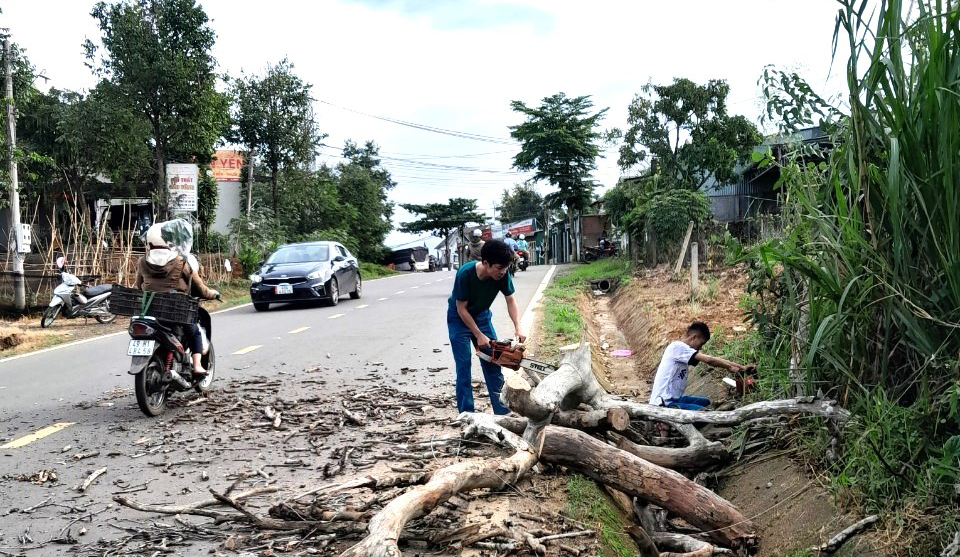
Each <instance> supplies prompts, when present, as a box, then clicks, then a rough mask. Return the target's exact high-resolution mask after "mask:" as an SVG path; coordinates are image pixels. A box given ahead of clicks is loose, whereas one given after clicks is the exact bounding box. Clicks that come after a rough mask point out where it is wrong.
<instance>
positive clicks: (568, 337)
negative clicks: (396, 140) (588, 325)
mask: <svg viewBox="0 0 960 557" xmlns="http://www.w3.org/2000/svg"><path fill="white" fill-rule="evenodd" d="M604 278H614V279H619V280H620V285H621V286H623V285H625V284H626V283H628V282H629V281H630V278H631V270H630V262H629V261H626V260H623V259H603V260H600V261H595V262H593V263H590V264H588V265H581V266H577V267H574V268H573V269H572V270H570V271H569V272H568V273H565V274H563V275H560V276H558V277H556V278H555V279H554V280H553V282H552V283H551V284H550V286H548V287H547V289H546V290H544V292H543V336H542V340H541V342H540V352H541V353H542V354H543V355H544V357H546V358H551V357H554V356H556V355H557V349H558V348H559V347H561V346H565V345H567V344H572V343H574V342H579V340H580V334H581V332H582V330H583V319H582V318H581V317H580V312H579V311H578V310H577V296H578V295H579V294H580V292H582V291H583V289H584V288H585V286H586V285H587V283H588V282H590V281H591V280H599V279H604Z"/></svg>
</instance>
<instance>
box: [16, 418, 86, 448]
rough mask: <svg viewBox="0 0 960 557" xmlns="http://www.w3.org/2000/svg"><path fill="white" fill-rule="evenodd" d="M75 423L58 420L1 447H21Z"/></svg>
mask: <svg viewBox="0 0 960 557" xmlns="http://www.w3.org/2000/svg"><path fill="white" fill-rule="evenodd" d="M73 424H74V422H57V423H55V424H53V425H48V426H47V427H45V428H43V429H41V430H40V431H38V432H36V433H31V434H30V435H24V436H23V437H21V438H19V439H14V440H13V441H10V442H9V443H7V444H6V445H3V446H2V447H0V449H19V448H20V447H22V446H24V445H27V444H29V443H33V442H34V441H36V440H37V439H43V438H44V437H46V436H47V435H53V434H54V433H56V432H58V431H60V430H62V429H66V428H68V427H70V426H72V425H73Z"/></svg>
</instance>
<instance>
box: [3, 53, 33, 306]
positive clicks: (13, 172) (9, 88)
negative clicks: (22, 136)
mask: <svg viewBox="0 0 960 557" xmlns="http://www.w3.org/2000/svg"><path fill="white" fill-rule="evenodd" d="M3 72H4V76H5V82H6V86H5V89H6V95H5V98H6V101H7V158H8V164H9V168H8V173H9V174H10V234H12V240H13V241H12V242H8V243H7V246H8V249H9V247H10V246H11V245H12V247H13V281H14V288H13V304H14V306H15V307H16V308H17V309H18V310H19V311H23V310H25V309H26V305H27V297H26V289H25V288H24V284H23V254H21V253H20V191H19V181H18V179H17V161H16V159H15V158H14V153H15V152H16V149H17V121H16V114H15V110H14V107H13V75H12V73H11V72H12V70H11V69H10V39H9V38H7V37H4V38H3Z"/></svg>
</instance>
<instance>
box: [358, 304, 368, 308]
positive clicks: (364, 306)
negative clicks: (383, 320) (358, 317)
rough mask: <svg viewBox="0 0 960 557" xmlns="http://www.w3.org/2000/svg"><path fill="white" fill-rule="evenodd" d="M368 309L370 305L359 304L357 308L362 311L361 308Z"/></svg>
mask: <svg viewBox="0 0 960 557" xmlns="http://www.w3.org/2000/svg"><path fill="white" fill-rule="evenodd" d="M368 307H370V304H361V305H359V306H357V309H363V308H368Z"/></svg>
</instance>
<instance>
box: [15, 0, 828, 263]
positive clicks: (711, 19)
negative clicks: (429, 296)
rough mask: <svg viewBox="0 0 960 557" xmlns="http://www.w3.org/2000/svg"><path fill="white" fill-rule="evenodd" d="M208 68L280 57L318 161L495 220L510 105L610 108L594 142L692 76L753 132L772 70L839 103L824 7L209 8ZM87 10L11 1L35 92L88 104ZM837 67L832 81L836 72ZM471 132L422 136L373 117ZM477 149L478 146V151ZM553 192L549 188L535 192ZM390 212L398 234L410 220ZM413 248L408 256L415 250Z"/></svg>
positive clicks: (415, 238) (416, 4)
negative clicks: (726, 89)
mask: <svg viewBox="0 0 960 557" xmlns="http://www.w3.org/2000/svg"><path fill="white" fill-rule="evenodd" d="M200 4H201V5H202V6H203V8H204V10H205V11H206V13H207V15H208V17H209V18H210V25H211V27H212V28H213V29H214V31H215V32H216V34H217V42H216V46H215V47H214V51H213V54H214V56H215V57H216V59H217V61H218V63H219V71H220V72H222V73H226V74H228V75H231V76H239V75H240V74H241V73H246V74H262V73H263V71H264V70H265V68H266V67H267V65H268V64H274V63H276V62H278V61H279V60H281V59H283V58H284V57H286V58H288V59H289V60H290V61H291V62H292V63H293V64H294V71H295V72H296V73H297V74H298V75H299V76H300V77H301V78H302V79H304V80H305V81H306V82H308V83H311V84H312V85H313V97H314V98H315V99H316V103H315V115H316V118H317V120H318V123H319V126H320V129H321V130H322V131H323V132H324V133H327V134H329V137H327V138H326V139H325V140H324V144H325V145H326V146H329V147H323V148H321V155H320V157H319V159H318V160H319V161H320V162H326V163H328V164H331V165H332V164H336V163H337V162H338V161H339V158H338V157H339V154H340V148H341V147H342V146H343V142H344V141H345V140H347V139H353V140H355V141H358V142H364V141H367V140H373V141H375V142H376V143H377V144H378V145H379V146H380V149H381V155H383V156H384V161H383V164H384V166H385V167H386V168H387V169H388V170H390V172H391V174H392V175H393V176H394V179H395V180H396V182H397V184H398V185H397V187H396V188H395V189H394V190H393V191H392V192H391V193H390V198H391V200H392V201H393V202H395V203H432V202H441V203H442V202H445V201H446V200H447V199H449V198H450V197H468V198H474V199H477V200H478V206H479V207H480V208H481V210H482V211H484V212H486V213H487V214H488V215H489V216H491V217H492V216H494V207H495V204H496V203H497V202H498V200H499V199H500V196H501V195H502V192H503V191H504V189H507V188H509V187H511V186H512V185H513V184H517V183H520V182H523V181H524V180H525V179H526V178H528V177H529V175H528V174H523V173H518V172H516V171H514V170H513V169H512V167H511V165H512V160H513V156H514V155H515V154H516V152H517V151H518V146H517V145H516V143H514V142H512V141H511V140H510V135H509V126H511V125H516V124H519V123H520V122H521V121H522V118H521V117H520V115H519V114H517V113H515V112H513V111H512V110H511V109H510V102H511V101H513V100H519V101H523V102H524V103H526V104H527V105H536V104H538V103H539V101H540V100H541V99H542V98H544V97H547V96H550V95H553V94H554V93H557V92H564V93H566V94H567V95H568V96H579V95H591V98H592V100H593V102H594V105H595V106H596V108H597V109H600V108H609V111H608V112H607V114H606V117H605V119H604V120H603V121H602V127H603V128H604V129H608V128H614V127H619V128H623V127H625V126H626V115H627V106H628V105H629V103H630V101H631V99H632V98H633V96H634V95H635V94H636V93H637V92H639V91H640V88H641V87H643V85H645V84H647V83H648V82H653V83H669V82H671V81H672V80H673V79H674V78H677V77H686V78H689V79H692V80H693V81H695V82H698V83H703V82H706V81H707V80H709V79H725V80H726V81H727V82H728V83H729V84H730V95H729V97H728V106H729V111H730V112H731V113H733V114H743V115H744V116H746V117H748V118H749V119H751V120H753V121H755V122H756V121H757V120H758V117H759V115H760V113H761V110H762V102H761V95H760V90H759V88H758V86H757V79H758V78H759V77H760V74H761V72H762V70H763V68H764V66H766V65H767V64H773V65H774V66H776V67H778V68H781V69H789V70H792V71H797V72H798V73H799V74H800V75H801V76H803V77H804V78H805V79H807V81H808V82H809V83H810V84H811V85H812V86H813V87H814V88H815V89H817V90H818V91H820V92H822V93H823V94H824V95H825V96H826V95H830V94H835V93H837V92H839V91H840V90H842V87H843V83H842V77H843V76H842V75H840V74H841V73H842V66H841V67H840V68H837V67H834V68H831V39H832V36H833V30H834V21H835V14H836V10H837V8H838V7H839V4H838V3H837V2H836V1H834V0H728V1H726V2H718V1H716V0H673V1H671V2H652V1H649V0H648V1H641V0H618V1H613V0H593V1H592V2H583V1H568V0H522V1H506V0H503V1H500V0H458V1H456V2H454V1H450V0H448V1H445V2H440V1H427V0H357V1H336V0H310V1H308V0H299V1H298V0H271V1H269V2H264V1H260V0H230V1H226V0H205V1H201V2H200ZM93 5H94V2H92V1H87V0H6V1H4V2H3V6H2V8H3V13H2V14H0V27H6V28H9V29H10V31H9V32H10V34H11V36H12V38H13V40H14V41H15V42H17V43H18V44H20V45H21V46H22V47H23V48H25V50H26V54H27V56H28V57H29V59H30V60H31V62H32V63H33V64H34V65H35V66H36V68H37V70H38V71H39V73H41V74H42V75H44V76H45V77H46V78H47V81H43V80H40V81H38V83H37V85H38V86H39V87H40V88H45V87H46V86H54V87H57V88H60V89H72V90H78V91H82V90H88V89H90V88H91V87H93V86H94V85H95V83H96V79H95V78H94V76H93V75H92V74H91V73H90V70H89V69H88V68H87V67H86V66H85V65H84V63H85V58H84V55H83V49H82V48H81V45H82V43H83V41H84V39H88V38H89V39H90V40H92V41H94V42H98V40H99V37H100V33H99V30H98V28H97V26H96V22H95V21H94V19H93V18H92V17H91V16H90V11H91V9H92V8H93ZM831 69H833V71H832V72H831ZM373 116H380V117H386V118H389V119H392V120H400V121H404V122H411V123H415V124H418V125H423V126H429V127H433V128H442V129H444V130H451V131H455V132H461V134H460V135H462V134H464V133H465V134H470V135H471V136H474V138H464V137H457V136H454V135H449V134H441V133H435V132H429V131H424V130H422V129H417V128H414V127H410V126H404V125H399V124H396V123H391V122H387V121H384V120H383V119H378V118H374V117H373ZM475 136H482V137H479V138H476V137H475ZM616 149H617V146H616V145H612V146H608V147H607V148H606V150H605V151H604V154H605V157H604V158H602V159H600V160H598V164H597V166H598V168H597V172H596V173H595V177H596V179H597V180H598V181H599V183H600V184H601V190H599V191H602V189H605V188H609V187H611V186H613V185H614V184H616V182H617V179H618V177H619V176H620V169H619V168H618V166H617V164H616V159H617V152H616ZM537 189H538V190H539V191H540V193H542V194H547V193H549V192H550V191H551V188H550V186H549V185H547V184H539V185H538V186H537ZM413 218H414V217H412V216H411V215H410V214H408V213H407V212H406V211H404V210H403V209H402V208H400V207H397V210H396V211H395V214H394V219H393V220H394V224H395V226H399V223H401V222H406V221H410V220H413ZM437 241H438V240H437V239H435V238H424V237H422V236H421V235H411V234H403V233H400V232H396V231H394V232H392V233H391V234H390V235H389V236H388V237H387V241H386V244H387V245H388V246H397V245H399V244H404V243H408V244H407V245H419V244H421V243H423V242H426V243H427V245H428V247H430V248H433V247H434V246H435V245H436V243H437ZM411 242H412V243H411Z"/></svg>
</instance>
